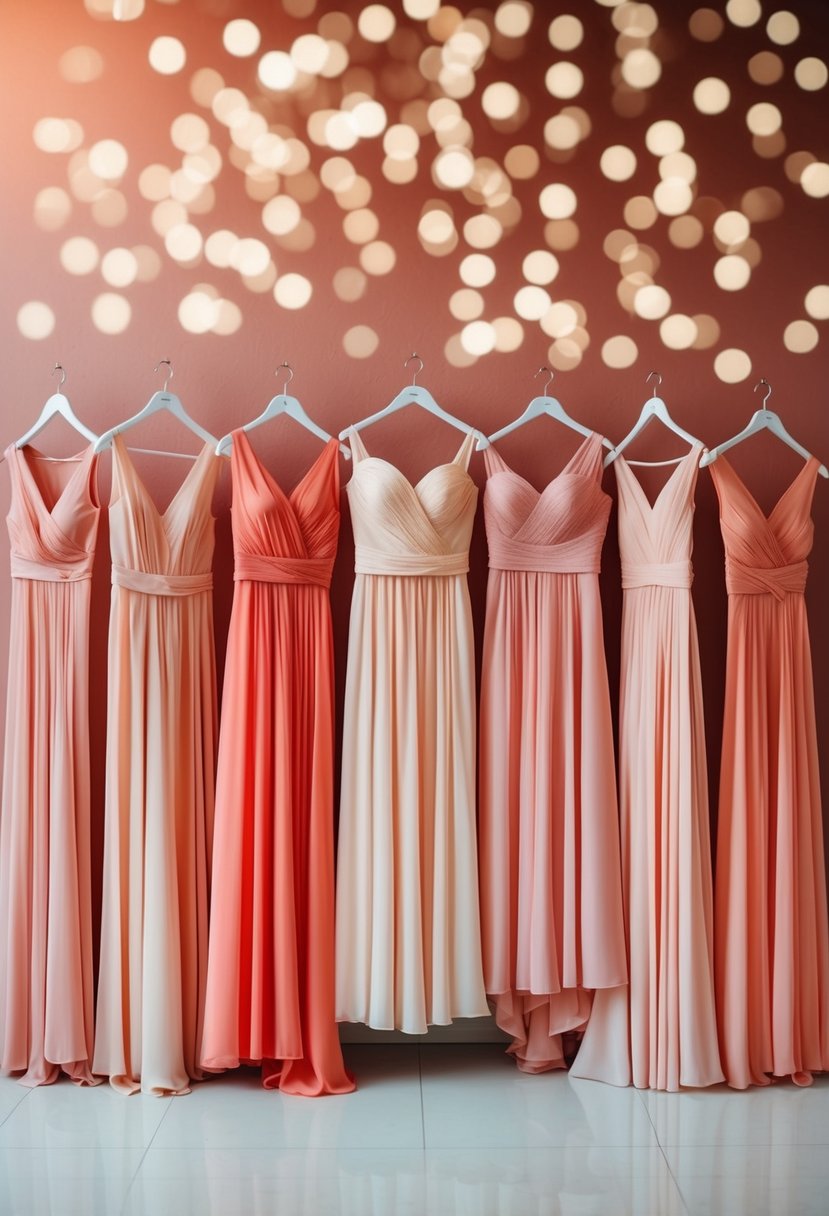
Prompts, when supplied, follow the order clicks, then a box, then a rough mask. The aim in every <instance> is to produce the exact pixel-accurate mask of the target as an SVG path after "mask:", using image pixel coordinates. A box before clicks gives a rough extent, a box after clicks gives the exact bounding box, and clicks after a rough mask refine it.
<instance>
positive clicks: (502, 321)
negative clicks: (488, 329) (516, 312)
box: [492, 317, 524, 353]
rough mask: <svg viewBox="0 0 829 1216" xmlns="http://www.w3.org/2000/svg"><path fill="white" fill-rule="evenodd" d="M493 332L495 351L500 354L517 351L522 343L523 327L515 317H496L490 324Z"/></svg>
mask: <svg viewBox="0 0 829 1216" xmlns="http://www.w3.org/2000/svg"><path fill="white" fill-rule="evenodd" d="M492 328H493V329H494V330H495V349H496V350H497V351H500V352H502V353H508V352H510V351H514V350H518V348H519V346H520V345H521V343H522V342H523V341H524V327H523V325H522V324H521V322H520V321H517V320H516V319H515V317H496V318H495V320H494V321H493V322H492Z"/></svg>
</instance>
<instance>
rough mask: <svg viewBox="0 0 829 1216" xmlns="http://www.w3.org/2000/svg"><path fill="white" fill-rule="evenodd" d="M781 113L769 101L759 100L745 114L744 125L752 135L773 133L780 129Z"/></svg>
mask: <svg viewBox="0 0 829 1216" xmlns="http://www.w3.org/2000/svg"><path fill="white" fill-rule="evenodd" d="M782 122H783V115H782V114H781V113H780V111H779V110H778V108H777V106H773V105H772V104H771V102H770V101H759V102H757V104H756V105H753V106H751V108H750V109H749V111H748V113H747V114H746V126H747V127H748V129H749V131H751V133H752V135H774V133H775V131H779V130H780V125H781V123H782Z"/></svg>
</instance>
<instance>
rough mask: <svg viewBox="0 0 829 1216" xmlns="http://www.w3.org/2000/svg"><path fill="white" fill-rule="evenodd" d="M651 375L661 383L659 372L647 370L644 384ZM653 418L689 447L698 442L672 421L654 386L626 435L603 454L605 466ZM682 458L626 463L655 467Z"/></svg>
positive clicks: (611, 461)
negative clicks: (605, 454) (607, 452)
mask: <svg viewBox="0 0 829 1216" xmlns="http://www.w3.org/2000/svg"><path fill="white" fill-rule="evenodd" d="M651 376H656V378H657V381H658V384H660V385H661V383H662V376H661V375H660V374H659V372H648V374H647V376H646V377H645V384H647V383H648V382H649V381H650V378H651ZM653 418H656V419H658V420H659V422H661V423H662V425H663V426H666V427H667V428H668V430H669V431H673V433H674V434H675V435H678V436H679V437H680V439H684V440H685V442H686V443H687V444H688V445H689V446H690V447H695V446H696V444H698V443H699V440H698V439H697V438H696V437H695V436H694V435H691V434H689V432H688V431H685V430H683V429H682V427H681V426H680V425H679V423H678V422H674V420H673V418H672V417H671V415H670V413H669V412H668V407H667V405H666V404H665V402H664V401H663V400H662V398H661V397H657V395H656V388H654V390H653V396H652V397H648V399H647V401H646V402H645V404H644V405H643V406H642V410H641V413H640V414H639V417H638V418H637V419H636V422H635V423H634V424H633V426H632V427H631V429H630V430H629V431H628V433H627V435H625V437H624V439H623V440H622V441H621V442H620V443H617V444H616V446H615V447H614V449H613V451H612V452H610V453H609V454H608V455H607V456H605V460H604V467H605V468H607V466H608V465H609V464H612V463H613V461H614V460H615V459H616V457H617V456H621V454H622V452H623V451H624V450H625V448H626V447H627V446H628V444H630V443H632V442H633V440H634V439H635V438H636V437H637V435H641V433H642V431H644V429H645V427H646V426H647V425H648V423H649V422H650V421H651V419H653ZM684 459H685V458H684V457H683V456H678V457H675V458H674V459H673V460H629V461H628V464H637V465H648V466H653V467H655V466H657V465H665V464H679V461H680V460H684Z"/></svg>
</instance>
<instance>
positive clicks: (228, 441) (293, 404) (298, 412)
mask: <svg viewBox="0 0 829 1216" xmlns="http://www.w3.org/2000/svg"><path fill="white" fill-rule="evenodd" d="M283 367H284V368H286V369H287V372H288V376H287V379H286V380H285V385H284V387H285V388H286V389H287V387H288V385H289V384H290V383H291V381H292V380H293V378H294V370H293V368H292V367H291V365H290V363H287V362H283V363H280V365H279V367H278V368H277V369H276V371H275V372H274V375H275V376H278V375H279V373H280V371H281V370H282V368H283ZM280 414H287V415H288V417H289V418H293V420H294V422H298V423H299V424H300V426H304V427H305V429H306V430H308V431H310V432H311V434H312V435H316V436H317V437H318V438H319V439H321V440H322V441H323V443H328V442H329V440H331V439H333V438H334V436H333V435H329V434H328V431H324V430H323V429H322V427H321V426H317V424H316V422H314V421H313V419H311V418H309V417H308V415H307V414H306V413H305V410H304V409H303V408H302V406H301V404H300V403H299V401H298V400H297V398H296V397H289V396H288V395H287V393H285V392H282V393H278V394H277V395H276V396H275V397H271V399H270V401H269V402H268V404H267V405H266V406H265V408H264V410H263V411H262V413H261V414H260V415H259V416H258V417H257V418H254V419H252V420H251V421H250V422H248V423H246V424H245V425H244V426H243V427H242V430H243V431H245V432H246V433H247V432H248V431H252V430H253V429H254V428H255V427H257V426H261V425H262V423H263V422H269V421H270V420H271V418H277V417H278V416H279V415H280ZM232 446H233V433H232V432H231V433H229V434H227V435H223V436H222V438H221V439H220V440H219V442H218V443H217V444H216V455H217V456H226V455H227V454H228V453H229V452H230V449H231V447H232ZM340 451H341V452H342V454H343V456H345V458H346V459H347V460H350V459H351V449H350V448H349V447H347V446H346V444H344V443H341V444H340Z"/></svg>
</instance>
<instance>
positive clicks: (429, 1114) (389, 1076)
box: [0, 1044, 829, 1216]
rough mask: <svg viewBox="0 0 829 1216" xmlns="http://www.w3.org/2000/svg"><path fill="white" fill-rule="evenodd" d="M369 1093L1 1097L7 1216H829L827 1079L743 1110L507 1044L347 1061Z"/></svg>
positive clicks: (7, 1085)
mask: <svg viewBox="0 0 829 1216" xmlns="http://www.w3.org/2000/svg"><path fill="white" fill-rule="evenodd" d="M346 1054H347V1058H348V1062H349V1065H350V1066H351V1067H352V1068H353V1069H354V1071H355V1073H356V1075H357V1078H358V1081H359V1083H360V1089H359V1090H358V1092H357V1093H355V1094H351V1095H349V1096H347V1097H341V1098H326V1099H322V1100H310V1099H303V1098H285V1097H283V1096H282V1095H280V1094H277V1093H271V1092H265V1091H264V1090H263V1089H262V1088H261V1087H260V1085H259V1079H258V1075H257V1074H255V1073H254V1072H252V1071H247V1072H243V1073H241V1074H240V1073H236V1074H227V1075H225V1076H223V1077H219V1078H216V1079H214V1080H212V1081H210V1082H208V1083H206V1084H204V1085H201V1086H198V1087H196V1089H194V1091H193V1093H192V1094H189V1095H187V1096H185V1097H180V1098H163V1099H159V1098H152V1097H143V1096H135V1097H131V1098H125V1097H123V1096H122V1095H121V1094H117V1093H115V1092H113V1091H112V1090H111V1089H110V1088H109V1087H108V1086H103V1085H102V1086H100V1087H98V1088H97V1089H92V1090H89V1089H86V1090H84V1089H76V1088H75V1087H74V1086H72V1085H70V1084H69V1083H68V1082H61V1083H59V1084H57V1085H54V1086H51V1087H48V1088H44V1089H38V1090H31V1091H30V1090H25V1089H23V1088H22V1087H21V1086H19V1085H18V1084H17V1083H16V1082H14V1081H12V1080H10V1079H8V1078H2V1079H0V1214H2V1216H11V1214H14V1216H64V1214H65V1216H73V1214H75V1213H78V1214H81V1213H83V1216H95V1214H97V1213H101V1214H102V1216H110V1214H114V1213H119V1212H123V1213H125V1214H128V1216H138V1214H143V1213H146V1214H148V1216H149V1214H152V1216H167V1214H168V1213H169V1214H171V1216H172V1214H175V1216H188V1214H189V1213H193V1214H198V1216H214V1214H215V1216H236V1214H238V1216H243V1214H244V1216H248V1214H253V1216H256V1214H258V1213H277V1214H278V1216H300V1214H301V1216H305V1214H307V1216H333V1214H338V1216H392V1214H394V1216H398V1214H399V1216H450V1214H452V1216H605V1214H612V1216H627V1214H628V1213H630V1214H634V1213H635V1214H637V1216H640V1214H641V1216H673V1214H674V1213H676V1214H680V1213H681V1214H687V1213H691V1214H693V1216H703V1214H705V1216H708V1214H710V1216H740V1214H742V1213H745V1214H746V1216H765V1214H771V1213H774V1214H775V1216H778V1214H780V1216H807V1214H809V1216H826V1214H827V1212H829V1077H827V1078H822V1079H820V1080H818V1081H817V1082H816V1083H815V1085H814V1086H813V1088H811V1089H807V1090H802V1089H796V1088H795V1087H794V1086H793V1085H790V1084H777V1085H775V1086H774V1087H772V1088H771V1089H766V1090H762V1091H750V1092H748V1093H734V1092H732V1091H729V1090H728V1089H726V1088H725V1087H719V1088H717V1089H715V1090H708V1091H707V1092H704V1093H685V1094H654V1093H638V1092H636V1091H635V1090H619V1089H614V1088H612V1087H609V1086H604V1085H599V1084H596V1083H594V1082H589V1081H571V1080H570V1079H569V1078H568V1077H567V1076H566V1075H565V1074H564V1073H548V1074H546V1075H544V1076H537V1077H533V1076H522V1075H521V1074H520V1073H518V1072H517V1071H516V1070H515V1068H514V1066H513V1064H512V1063H511V1061H509V1060H508V1059H507V1058H505V1056H504V1054H503V1048H502V1047H501V1046H500V1045H498V1044H482V1045H475V1046H471V1045H466V1046H458V1045H453V1046H432V1045H428V1046H389V1045H377V1044H372V1045H366V1046H355V1045H350V1046H348V1047H347V1048H346Z"/></svg>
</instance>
